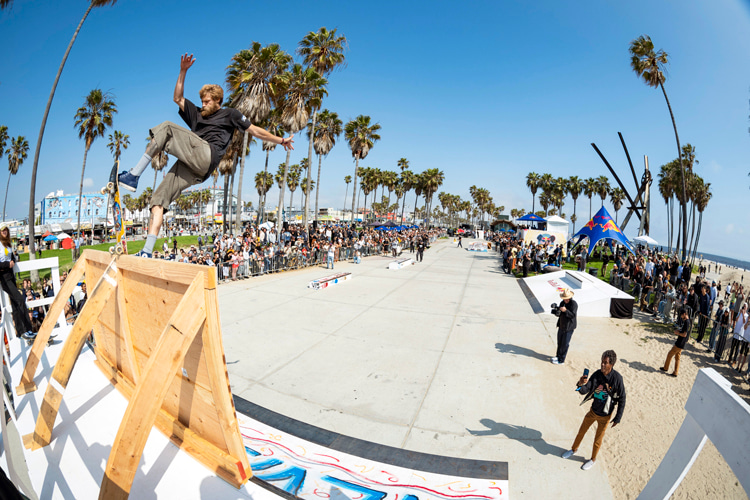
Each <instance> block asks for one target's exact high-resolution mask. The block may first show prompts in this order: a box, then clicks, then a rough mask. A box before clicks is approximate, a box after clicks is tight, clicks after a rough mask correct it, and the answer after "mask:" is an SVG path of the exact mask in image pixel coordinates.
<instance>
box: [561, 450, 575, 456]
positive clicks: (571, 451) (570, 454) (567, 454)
mask: <svg viewBox="0 0 750 500" xmlns="http://www.w3.org/2000/svg"><path fill="white" fill-rule="evenodd" d="M574 454H575V451H573V450H568V451H566V452H565V453H563V454H562V457H563V458H570V457H572V456H573V455H574Z"/></svg>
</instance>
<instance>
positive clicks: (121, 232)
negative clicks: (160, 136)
mask: <svg viewBox="0 0 750 500" xmlns="http://www.w3.org/2000/svg"><path fill="white" fill-rule="evenodd" d="M119 168H120V160H117V161H115V164H114V166H113V167H112V171H111V172H110V174H109V182H107V185H106V186H104V187H103V188H102V191H101V192H102V194H109V205H110V207H111V208H112V220H113V221H114V224H115V238H116V239H117V243H116V244H115V245H114V246H111V247H109V253H110V254H113V255H115V254H116V255H122V254H124V253H125V254H126V253H128V252H127V246H126V245H125V243H124V242H123V236H125V224H124V223H123V220H122V205H120V185H119V183H118V182H117V173H118V170H119Z"/></svg>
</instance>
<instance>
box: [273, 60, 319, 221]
mask: <svg viewBox="0 0 750 500" xmlns="http://www.w3.org/2000/svg"><path fill="white" fill-rule="evenodd" d="M327 84H328V80H326V79H325V78H323V77H322V76H320V74H319V73H318V72H317V71H315V70H314V69H313V68H303V67H302V66H301V65H300V64H295V65H294V66H292V69H291V70H289V71H287V72H285V73H283V74H282V75H281V88H282V90H283V92H282V95H281V97H280V98H279V99H278V100H277V104H276V105H277V107H279V108H281V123H282V125H283V126H284V129H285V130H286V131H287V132H289V133H290V134H292V135H294V134H296V133H297V132H299V131H300V130H302V129H303V128H304V127H305V126H306V125H307V120H308V119H309V118H310V113H311V112H312V110H314V109H318V108H320V103H321V101H322V99H323V96H325V95H327V94H328V91H326V89H325V86H326V85H327ZM291 153H292V151H291V150H289V151H287V152H286V164H287V165H289V160H290V157H291ZM284 172H285V174H284V175H285V176H286V170H284ZM285 185H286V178H284V179H283V182H282V184H281V186H280V189H279V207H283V206H284V186H285ZM279 222H281V221H279Z"/></svg>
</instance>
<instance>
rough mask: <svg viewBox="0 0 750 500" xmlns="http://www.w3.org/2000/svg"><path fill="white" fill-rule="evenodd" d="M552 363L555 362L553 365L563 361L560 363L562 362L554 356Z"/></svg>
mask: <svg viewBox="0 0 750 500" xmlns="http://www.w3.org/2000/svg"><path fill="white" fill-rule="evenodd" d="M552 364H553V365H561V364H562V363H560V362H559V361H558V360H557V358H552Z"/></svg>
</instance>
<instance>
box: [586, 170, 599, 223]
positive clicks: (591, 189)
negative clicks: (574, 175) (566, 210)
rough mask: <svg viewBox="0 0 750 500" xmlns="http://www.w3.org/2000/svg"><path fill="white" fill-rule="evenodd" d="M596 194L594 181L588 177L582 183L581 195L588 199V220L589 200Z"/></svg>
mask: <svg viewBox="0 0 750 500" xmlns="http://www.w3.org/2000/svg"><path fill="white" fill-rule="evenodd" d="M596 193H598V190H597V184H596V179H594V178H593V177H589V178H588V179H586V180H585V181H583V194H585V195H586V197H587V198H588V199H589V220H591V216H592V214H591V198H592V197H593V196H594V195H595V194H596Z"/></svg>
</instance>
